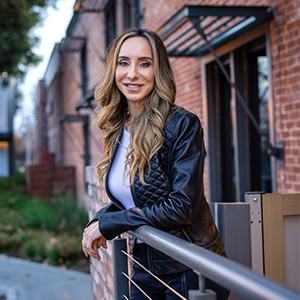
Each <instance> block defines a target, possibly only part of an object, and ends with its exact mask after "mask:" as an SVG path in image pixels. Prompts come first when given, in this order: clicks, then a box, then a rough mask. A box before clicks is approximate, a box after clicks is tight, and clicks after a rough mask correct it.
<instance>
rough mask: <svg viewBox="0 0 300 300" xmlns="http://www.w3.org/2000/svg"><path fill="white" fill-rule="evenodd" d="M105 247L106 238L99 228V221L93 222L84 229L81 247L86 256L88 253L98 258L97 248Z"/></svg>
mask: <svg viewBox="0 0 300 300" xmlns="http://www.w3.org/2000/svg"><path fill="white" fill-rule="evenodd" d="M101 246H102V247H103V248H104V249H107V245H106V239H105V238H104V237H103V235H102V234H101V232H100V230H99V223H98V221H97V222H94V223H92V224H91V225H90V226H89V227H87V228H85V229H84V232H83V238H82V248H83V252H84V254H85V256H86V257H88V256H89V255H90V256H92V257H94V258H96V259H98V260H100V255H99V252H98V248H100V247H101Z"/></svg>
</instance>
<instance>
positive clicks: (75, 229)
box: [51, 193, 88, 235]
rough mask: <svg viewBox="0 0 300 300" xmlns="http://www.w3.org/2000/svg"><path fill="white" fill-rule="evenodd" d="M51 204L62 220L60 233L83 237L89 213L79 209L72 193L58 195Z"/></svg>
mask: <svg viewBox="0 0 300 300" xmlns="http://www.w3.org/2000/svg"><path fill="white" fill-rule="evenodd" d="M51 204H52V206H53V207H54V209H55V211H56V213H57V214H58V217H59V220H60V226H59V227H60V231H65V232H68V233H70V234H73V235H81V234H82V230H83V228H84V227H85V226H86V224H87V222H88V216H87V212H86V210H85V209H84V208H82V207H79V206H78V203H77V201H76V200H75V199H74V197H73V195H72V194H71V193H67V194H66V195H57V196H56V198H53V199H51Z"/></svg>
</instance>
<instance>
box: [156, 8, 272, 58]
mask: <svg viewBox="0 0 300 300" xmlns="http://www.w3.org/2000/svg"><path fill="white" fill-rule="evenodd" d="M272 18H273V10H272V8H271V7H265V6H255V7H254V6H204V5H203V6H199V5H197V6H196V5H187V6H183V7H182V8H181V9H180V10H179V11H178V12H177V13H175V14H174V15H173V16H172V17H171V18H170V19H169V20H168V21H167V22H165V23H164V24H163V25H162V26H161V27H160V28H159V29H158V30H157V33H158V34H159V35H160V37H161V38H162V40H163V41H164V43H165V45H166V47H167V50H168V53H169V55H170V56H199V55H201V54H204V53H206V52H208V51H209V48H208V47H207V45H206V43H205V41H204V40H203V38H202V36H201V35H199V31H198V30H197V29H196V26H198V28H199V27H200V28H201V29H202V30H203V32H204V34H205V36H206V39H207V41H208V42H209V43H210V45H211V46H212V47H214V48H215V47H216V46H220V45H221V44H224V43H225V42H227V41H229V40H230V39H232V38H234V37H236V36H238V35H240V34H242V33H243V32H245V31H246V30H249V29H250V28H253V27H254V26H257V25H258V24H261V23H263V22H265V21H267V20H270V19H272Z"/></svg>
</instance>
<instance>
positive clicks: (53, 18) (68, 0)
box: [14, 0, 75, 134]
mask: <svg viewBox="0 0 300 300" xmlns="http://www.w3.org/2000/svg"><path fill="white" fill-rule="evenodd" d="M74 3H75V0H57V4H56V8H53V7H49V8H47V10H46V14H45V18H44V19H43V21H42V22H41V23H40V24H37V26H35V27H34V28H33V29H32V33H33V35H35V36H38V37H39V38H40V43H39V45H38V46H37V47H35V48H34V52H35V53H36V54H38V55H41V56H42V62H41V63H39V64H38V65H37V66H35V67H30V68H29V69H28V72H27V74H26V76H25V79H24V82H23V83H22V84H21V85H20V91H21V93H22V95H23V96H22V103H21V108H20V109H19V110H18V111H17V113H16V115H15V118H14V131H15V132H16V133H17V134H23V133H25V132H26V130H27V124H29V125H31V126H33V125H34V120H35V117H34V100H35V94H36V89H37V85H38V82H39V80H41V79H43V76H44V73H45V71H46V67H47V64H48V61H49V59H50V56H51V53H52V50H53V48H54V45H55V43H57V42H60V41H61V39H62V38H64V37H65V35H66V30H67V27H68V24H69V22H70V20H71V18H72V15H73V6H74Z"/></svg>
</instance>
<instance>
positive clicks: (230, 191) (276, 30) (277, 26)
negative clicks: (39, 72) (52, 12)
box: [37, 0, 300, 202]
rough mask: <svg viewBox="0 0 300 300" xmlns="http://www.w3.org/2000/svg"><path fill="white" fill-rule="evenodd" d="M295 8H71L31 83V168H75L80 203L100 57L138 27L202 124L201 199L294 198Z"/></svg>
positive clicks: (298, 161)
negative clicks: (154, 36) (158, 44)
mask: <svg viewBox="0 0 300 300" xmlns="http://www.w3.org/2000/svg"><path fill="white" fill-rule="evenodd" d="M297 3H298V1H297V0H288V1H283V0H276V1H271V0H261V1H256V0H245V1H229V0H223V1H221V0H214V1H213V0H210V1H207V0H203V1H199V0H194V1H191V0H174V1H166V0H157V1H151V0H98V1H89V0H87V1H80V0H77V1H76V2H75V5H74V15H73V18H72V20H71V22H70V24H69V27H68V30H67V32H66V38H64V39H63V40H62V41H61V43H59V44H57V45H55V47H54V50H53V54H52V57H51V59H50V60H49V64H48V68H47V71H46V73H45V76H44V78H43V80H42V81H41V82H40V84H39V92H38V95H39V96H38V97H37V98H38V99H40V100H38V102H37V112H38V115H37V120H38V121H39V122H38V132H39V134H38V136H39V139H40V142H39V153H40V162H41V163H42V162H45V161H48V162H49V161H51V162H52V163H54V164H56V165H74V166H76V172H77V191H78V193H77V194H78V195H84V193H85V184H84V169H85V166H86V165H96V164H97V162H98V161H99V160H100V159H101V141H99V139H100V137H101V132H100V131H99V130H98V129H97V126H96V125H95V126H93V127H91V124H92V122H93V120H94V119H95V112H94V107H95V102H94V99H93V93H94V89H95V86H96V84H97V81H98V79H99V77H100V75H101V72H102V71H103V68H104V64H105V52H106V49H107V47H108V45H109V43H110V42H111V41H112V40H113V38H114V37H115V36H116V35H118V34H119V33H120V32H122V30H123V29H124V28H127V27H130V26H140V27H143V28H147V29H150V30H154V31H156V32H158V33H159V34H160V36H161V37H162V39H163V40H164V42H165V44H166V46H167V49H168V52H169V54H170V60H171V63H172V66H173V70H174V73H175V77H176V83H177V97H176V103H177V104H178V105H180V106H183V107H185V108H186V109H189V110H191V111H192V112H194V113H196V114H197V115H198V116H199V117H200V119H201V122H202V125H203V127H204V130H205V142H206V147H207V159H206V168H205V189H206V195H207V196H208V199H209V201H213V202H231V201H244V200H243V199H244V193H245V192H247V191H254V190H256V191H257V190H260V191H265V192H280V193H287V192H299V191H300V175H299V174H300V10H299V8H298V5H297ZM184 5H187V8H186V9H183V6H184ZM226 7H227V9H226ZM199 8H200V9H199ZM204 8H205V9H204ZM195 20H196V21H195ZM176 22H177V23H176ZM178 22H179V23H178ZM170 28H171V29H170ZM202 30H203V32H204V34H205V37H206V38H207V41H208V43H209V44H208V45H207V44H206V42H205V39H203V36H201V31H202ZM210 45H211V46H212V48H213V51H211V50H210V49H209V47H210ZM215 55H216V56H215ZM224 71H225V73H224ZM226 74H227V75H226ZM228 77H229V81H228ZM41 99H42V100H41ZM243 103H244V104H243ZM245 106H246V108H245ZM249 112H250V115H249ZM270 153H271V155H270Z"/></svg>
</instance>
